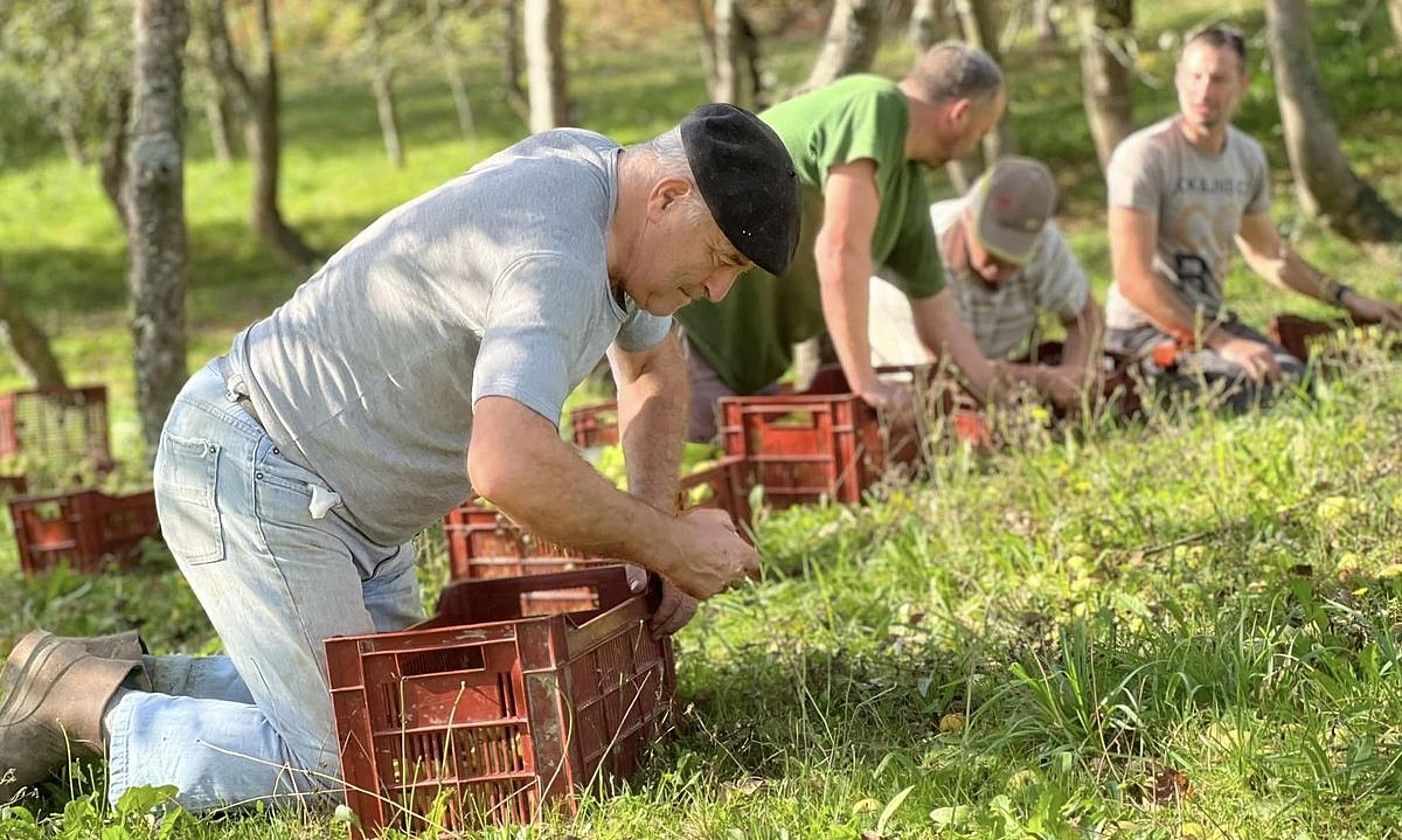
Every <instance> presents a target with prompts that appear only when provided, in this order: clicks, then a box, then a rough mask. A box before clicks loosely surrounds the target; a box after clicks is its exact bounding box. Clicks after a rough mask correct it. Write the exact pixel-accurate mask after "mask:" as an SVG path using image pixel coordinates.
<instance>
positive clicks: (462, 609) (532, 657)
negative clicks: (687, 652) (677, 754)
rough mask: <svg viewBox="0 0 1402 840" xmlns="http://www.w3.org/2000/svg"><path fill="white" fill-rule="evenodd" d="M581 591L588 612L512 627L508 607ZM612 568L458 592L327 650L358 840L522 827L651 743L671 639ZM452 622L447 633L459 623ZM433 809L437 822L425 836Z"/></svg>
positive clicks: (630, 763)
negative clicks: (538, 595) (410, 624)
mask: <svg viewBox="0 0 1402 840" xmlns="http://www.w3.org/2000/svg"><path fill="white" fill-rule="evenodd" d="M580 586H586V587H589V588H591V589H593V590H594V591H595V598H596V599H597V602H598V603H599V607H600V608H598V609H594V610H587V611H581V612H575V613H568V614H556V615H551V616H535V617H524V616H523V615H522V610H521V595H522V594H523V593H525V592H528V591H537V592H538V591H545V590H549V589H551V588H556V589H571V588H578V587H580ZM649 614H650V608H649V606H648V604H647V603H646V602H645V597H644V596H634V595H633V594H632V593H631V592H630V591H629V589H628V585H627V579H626V576H625V573H624V570H623V568H622V567H621V566H603V567H597V568H592V569H584V570H580V571H576V572H568V573H562V574H556V575H541V576H535V577H530V578H510V579H491V580H478V581H465V582H462V583H458V584H455V585H453V586H451V587H449V588H448V589H447V590H445V591H444V596H443V600H442V602H441V603H440V609H439V614H438V615H437V616H435V617H434V618H433V619H430V620H429V621H427V622H424V623H423V624H421V625H418V626H417V627H415V628H411V629H410V630H407V631H403V632H399V633H385V634H377V635H370V636H358V637H340V638H333V639H329V640H327V642H326V652H327V660H328V665H329V669H330V678H331V697H332V703H333V707H334V709H335V713H336V725H337V733H338V736H339V738H340V745H341V759H342V770H343V775H344V778H345V785H346V801H347V804H348V805H350V807H351V808H352V810H354V811H355V812H356V814H357V815H358V816H359V817H360V820H361V825H362V829H363V830H364V831H365V832H366V833H368V834H371V835H372V836H373V833H374V832H375V831H377V830H379V829H383V828H386V827H389V826H399V827H405V828H408V829H409V830H423V829H425V828H430V827H431V828H439V829H447V830H463V829H469V828H473V827H477V826H481V825H486V824H502V823H512V822H524V821H528V820H530V819H533V818H534V817H535V816H536V815H537V814H538V813H539V811H540V808H541V807H542V805H544V804H546V803H547V802H550V801H552V800H556V801H560V802H562V804H565V805H566V806H569V805H570V804H571V802H572V800H571V798H570V797H569V795H568V794H569V793H570V791H572V790H573V789H575V788H577V787H579V786H581V785H585V784H588V783H589V782H590V781H592V779H593V777H594V774H595V772H596V771H600V772H603V773H605V774H608V775H613V776H619V777H623V776H627V775H629V774H631V773H632V772H634V771H635V770H636V769H637V767H638V765H639V760H640V757H641V756H642V754H643V753H644V752H645V750H646V748H647V746H648V745H649V744H650V743H651V742H652V741H654V740H656V739H657V738H658V737H659V736H660V735H661V734H662V732H663V728H664V726H665V724H666V717H667V714H668V713H669V711H670V707H671V696H672V692H673V690H674V685H675V678H674V673H673V665H672V655H671V647H670V641H668V640H662V641H658V640H655V639H653V638H652V636H651V634H650V633H649V632H648V630H647V627H646V623H647V618H648V615H649ZM458 622H462V623H458ZM435 803H437V804H439V805H440V807H442V808H443V809H444V810H443V824H442V825H441V826H438V825H435V826H429V825H428V824H427V822H426V820H425V815H426V814H429V813H431V812H432V811H433V809H434V805H435Z"/></svg>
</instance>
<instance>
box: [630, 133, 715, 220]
mask: <svg viewBox="0 0 1402 840" xmlns="http://www.w3.org/2000/svg"><path fill="white" fill-rule="evenodd" d="M624 151H625V153H635V154H637V156H638V158H640V160H638V166H639V170H640V171H641V172H643V173H645V174H646V176H647V177H648V178H649V179H651V180H653V181H660V180H662V179H663V178H682V179H684V180H686V181H687V182H689V183H690V184H691V194H690V196H689V198H688V200H687V202H686V219H687V221H688V222H691V223H692V224H700V223H701V222H703V221H705V220H707V219H709V218H711V211H710V209H709V208H708V207H706V202H705V200H704V199H703V198H702V197H701V190H700V189H699V188H697V186H696V177H695V176H694V175H692V174H691V161H689V160H687V157H686V146H684V145H683V144H682V130H681V128H680V127H679V126H678V127H675V128H671V129H669V130H667V131H664V132H662V133H661V134H659V135H657V136H656V137H654V138H652V139H651V140H644V141H643V142H641V143H634V144H633V145H631V146H629V147H628V148H627V149H625V150H624Z"/></svg>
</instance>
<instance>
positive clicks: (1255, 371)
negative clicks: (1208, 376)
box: [1215, 335, 1280, 382]
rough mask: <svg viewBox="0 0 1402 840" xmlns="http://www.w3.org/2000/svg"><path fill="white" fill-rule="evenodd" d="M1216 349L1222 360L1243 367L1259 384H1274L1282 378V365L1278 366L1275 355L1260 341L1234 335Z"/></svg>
mask: <svg viewBox="0 0 1402 840" xmlns="http://www.w3.org/2000/svg"><path fill="white" fill-rule="evenodd" d="M1215 349H1216V350H1217V352H1218V353H1220V354H1221V355H1222V358H1224V359H1226V360H1227V361H1229V362H1232V363H1234V364H1236V365H1238V366H1239V367H1241V368H1242V369H1243V370H1245V371H1246V373H1247V375H1248V376H1250V377H1251V378H1252V379H1253V380H1255V381H1257V382H1261V381H1262V380H1264V381H1267V382H1274V381H1276V380H1277V379H1279V378H1280V365H1278V364H1276V361H1275V354H1274V353H1272V352H1271V348H1269V347H1267V346H1266V345H1264V344H1262V343H1261V342H1259V341H1252V340H1251V339H1249V338H1241V337H1239V336H1234V335H1232V336H1228V337H1227V338H1226V339H1224V340H1223V341H1222V342H1221V343H1219V344H1218V345H1217V346H1216V348H1215Z"/></svg>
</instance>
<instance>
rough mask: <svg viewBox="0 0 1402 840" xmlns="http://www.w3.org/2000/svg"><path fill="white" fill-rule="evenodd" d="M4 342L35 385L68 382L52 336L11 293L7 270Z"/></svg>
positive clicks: (2, 301)
mask: <svg viewBox="0 0 1402 840" xmlns="http://www.w3.org/2000/svg"><path fill="white" fill-rule="evenodd" d="M0 341H3V342H4V343H5V344H6V345H8V346H9V348H10V352H11V353H12V354H13V355H14V358H15V363H16V367H18V368H19V370H20V372H21V373H22V374H24V377H25V379H27V380H28V381H29V383H30V384H31V385H33V386H34V387H35V388H62V387H64V386H65V385H66V382H65V381H64V376H63V366H62V365H60V364H59V363H58V358H57V357H56V356H54V351H53V346H52V345H51V344H50V343H49V337H48V336H47V335H45V334H44V331H43V330H42V329H41V328H40V327H39V325H38V324H37V323H35V322H34V319H33V318H31V317H30V316H29V311H28V310H27V309H26V308H25V307H24V305H23V303H21V302H20V301H19V300H17V299H16V298H15V297H14V296H13V295H11V294H10V289H9V284H8V283H6V282H5V275H4V273H3V272H0Z"/></svg>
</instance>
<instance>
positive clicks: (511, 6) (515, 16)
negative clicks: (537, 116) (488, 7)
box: [501, 0, 531, 125]
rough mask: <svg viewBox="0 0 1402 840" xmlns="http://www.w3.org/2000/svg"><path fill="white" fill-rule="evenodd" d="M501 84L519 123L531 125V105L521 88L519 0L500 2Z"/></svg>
mask: <svg viewBox="0 0 1402 840" xmlns="http://www.w3.org/2000/svg"><path fill="white" fill-rule="evenodd" d="M501 28H502V34H501V40H502V50H503V51H502V65H501V72H502V83H503V86H504V87H505V88H506V101H507V104H509V105H510V106H511V110H513V111H515V112H516V116H518V117H520V118H521V122H523V123H525V124H526V125H530V124H531V103H530V100H529V99H527V97H526V90H525V88H523V87H521V0H502V4H501Z"/></svg>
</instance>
